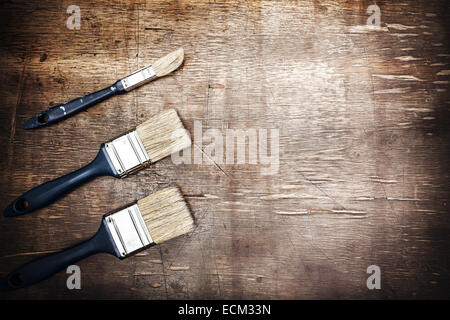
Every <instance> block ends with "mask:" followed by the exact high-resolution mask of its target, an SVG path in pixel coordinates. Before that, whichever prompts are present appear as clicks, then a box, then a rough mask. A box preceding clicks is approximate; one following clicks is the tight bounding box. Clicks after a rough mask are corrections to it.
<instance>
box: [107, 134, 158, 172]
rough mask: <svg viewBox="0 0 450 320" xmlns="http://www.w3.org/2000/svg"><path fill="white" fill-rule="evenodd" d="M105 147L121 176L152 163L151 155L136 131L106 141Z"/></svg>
mask: <svg viewBox="0 0 450 320" xmlns="http://www.w3.org/2000/svg"><path fill="white" fill-rule="evenodd" d="M105 148H106V152H107V153H108V156H109V159H110V160H111V162H112V164H113V166H114V168H115V169H116V172H117V174H118V175H119V176H120V177H121V178H122V177H124V176H126V175H128V174H130V173H132V172H134V171H136V170H138V169H141V168H142V167H144V166H145V165H146V164H148V163H150V157H149V156H148V154H147V152H146V151H145V148H144V145H143V144H142V141H141V139H140V138H139V135H138V134H137V132H136V131H132V132H130V133H127V134H126V135H124V136H121V137H119V138H117V139H115V140H113V141H111V142H107V143H105Z"/></svg>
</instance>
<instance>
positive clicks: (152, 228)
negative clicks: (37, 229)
mask: <svg viewBox="0 0 450 320" xmlns="http://www.w3.org/2000/svg"><path fill="white" fill-rule="evenodd" d="M193 227H194V220H193V218H192V215H191V213H190V211H189V209H188V206H187V204H186V202H185V201H184V198H183V196H182V195H181V193H180V191H179V190H178V188H176V187H167V188H164V189H162V190H159V191H157V192H155V193H153V194H151V195H149V196H147V197H145V198H143V199H141V200H138V202H137V203H136V204H134V205H132V206H129V207H127V208H125V209H122V210H120V211H117V212H115V213H113V214H109V215H106V216H104V217H103V220H102V223H101V225H100V228H99V230H98V231H97V233H96V234H95V235H94V236H93V237H92V238H90V239H89V240H87V241H85V242H83V243H81V244H79V245H77V246H74V247H72V248H69V249H66V250H64V251H61V252H59V253H54V254H50V255H48V256H45V257H43V258H40V259H37V260H35V261H32V262H30V263H28V264H26V265H24V266H23V267H21V268H19V269H17V270H15V271H14V272H12V273H10V274H9V275H7V276H6V277H4V278H3V279H2V280H0V289H1V290H11V289H18V288H22V287H25V286H29V285H32V284H33V283H36V282H39V281H41V280H44V279H46V278H48V277H50V276H51V275H53V274H55V273H57V272H58V271H60V270H62V269H64V268H67V267H68V266H69V265H72V264H74V263H76V262H77V261H79V260H81V259H83V258H86V257H88V256H90V255H93V254H96V253H109V254H112V255H114V256H116V257H118V258H120V259H124V258H127V257H129V256H130V255H132V254H134V253H136V252H138V251H141V250H143V249H146V248H148V247H150V246H152V245H155V244H161V243H162V242H165V241H167V240H170V239H172V238H175V237H178V236H180V235H182V234H185V233H188V232H189V231H191V230H192V229H193Z"/></svg>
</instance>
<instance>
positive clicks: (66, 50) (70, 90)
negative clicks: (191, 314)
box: [0, 0, 450, 299]
mask: <svg viewBox="0 0 450 320" xmlns="http://www.w3.org/2000/svg"><path fill="white" fill-rule="evenodd" d="M71 4H75V5H78V6H79V7H80V8H81V29H80V30H69V29H67V28H66V19H67V17H68V14H67V13H66V8H67V7H68V6H69V5H71ZM370 4H372V2H369V1H347V2H345V3H344V2H341V1H331V0H329V1H298V2H291V1H279V2H278V1H277V2H272V1H263V2H259V1H250V2H245V1H226V2H225V1H151V2H150V1H149V2H144V1H126V2H125V1H113V0H103V1H96V2H95V4H94V3H92V1H85V0H78V1H62V2H60V1H45V2H42V1H31V2H30V1H2V2H1V4H0V7H1V12H2V13H1V19H0V24H1V33H0V39H1V40H0V46H1V49H0V59H1V63H0V80H1V81H0V99H1V111H0V132H1V136H0V142H1V146H2V148H1V149H2V151H3V156H2V157H1V160H0V165H1V168H2V175H1V192H0V200H1V203H2V204H3V205H4V207H6V205H7V204H8V203H9V202H11V201H12V200H14V199H15V198H16V197H17V196H19V195H20V194H22V193H23V192H24V191H26V190H28V189H30V188H31V187H33V186H35V185H37V184H39V183H42V182H44V181H47V180H49V179H52V178H55V177H57V176H60V175H62V174H64V173H67V172H69V171H71V170H74V169H76V168H78V167H80V166H81V165H83V164H86V163H87V162H89V161H90V160H91V159H92V158H93V157H94V156H95V154H96V152H97V150H98V146H99V145H100V143H102V142H104V141H108V140H110V139H111V138H114V137H116V136H118V135H120V134H121V133H123V132H125V131H127V130H129V129H131V128H133V127H135V126H136V125H137V124H138V123H140V122H141V121H142V120H144V119H146V118H147V117H148V116H150V115H152V114H154V113H156V112H158V111H160V110H162V109H165V108H169V107H174V108H176V109H177V110H178V112H179V114H180V116H181V117H182V118H183V121H184V122H185V124H186V126H187V127H188V129H189V130H190V132H191V134H193V128H194V121H202V124H203V131H205V130H206V129H208V128H217V129H220V130H221V132H225V129H226V128H235V129H245V130H247V129H249V128H254V129H260V128H265V129H270V128H278V129H279V130H280V131H279V132H280V139H279V142H280V148H279V152H280V153H279V154H280V155H279V161H280V165H279V172H278V174H275V175H261V173H260V169H261V168H262V167H263V166H262V165H260V164H258V165H250V164H245V165H237V164H233V165H230V164H217V165H213V164H211V163H203V164H183V165H174V164H173V163H172V161H171V159H165V160H163V161H161V162H159V163H157V164H156V165H154V166H152V167H151V168H148V169H146V170H144V171H141V172H139V173H137V174H135V175H133V176H130V177H128V178H126V179H123V180H117V179H113V178H106V177H105V178H100V179H97V180H95V181H93V182H91V183H89V184H87V185H84V186H83V187H81V188H80V189H78V190H77V191H75V192H73V193H71V194H70V195H67V196H66V197H64V198H63V199H61V200H59V201H58V202H56V203H55V204H53V205H51V206H49V207H48V208H45V209H42V210H40V211H39V212H36V213H33V214H30V215H26V216H22V217H19V218H15V219H5V218H3V217H2V218H0V240H1V241H0V275H5V274H6V273H8V272H9V271H11V270H13V269H14V268H16V267H18V266H20V265H21V264H23V263H26V262H28V261H30V260H31V259H33V258H36V257H38V256H39V255H40V254H43V253H47V252H53V251H56V250H60V249H62V248H65V247H67V246H70V245H73V244H75V243H77V242H79V241H81V240H83V239H85V238H87V237H90V236H91V235H92V234H93V233H94V232H95V231H96V230H97V227H98V225H99V222H100V219H101V217H102V215H103V214H104V213H106V212H109V211H111V210H113V209H114V208H119V207H122V206H123V205H125V204H127V203H130V202H132V201H134V200H136V199H139V198H141V197H143V196H145V195H146V194H148V193H149V192H151V191H154V190H156V189H157V188H159V187H161V186H163V185H166V184H169V183H174V184H177V185H179V186H180V187H181V189H182V190H183V192H184V194H185V195H186V199H187V200H188V202H189V204H190V206H191V208H192V211H193V213H194V215H195V217H196V220H197V224H198V227H197V228H196V230H195V231H194V232H193V233H192V234H190V235H188V236H186V237H181V238H178V239H175V240H172V241H169V242H167V243H165V244H162V245H161V246H157V247H154V248H151V249H149V250H147V251H145V252H142V253H140V254H138V255H137V256H134V257H131V258H128V259H126V260H124V261H120V260H118V259H115V258H113V257H111V256H107V255H98V256H94V257H90V258H88V259H86V260H84V261H82V262H80V263H79V266H80V267H81V270H82V289H81V290H68V289H67V288H66V279H67V276H68V275H67V274H65V272H64V271H63V272H60V273H59V274H57V275H56V276H54V277H52V278H50V279H48V280H46V281H44V282H42V283H40V284H37V285H35V286H32V287H30V288H27V289H23V290H18V291H15V292H10V293H6V294H5V293H3V294H1V296H0V297H1V298H2V299H13V298H40V299H44V298H61V299H74V298H138V299H179V298H187V299H192V298H199V299H203V298H213V299H214V298H275V299H280V298H287V299H303V298H369V299H372V298H431V297H433V298H449V295H450V291H449V290H450V288H449V283H450V282H449V280H450V277H449V267H450V251H449V249H448V248H449V247H450V236H449V234H450V229H449V227H450V219H449V210H448V199H449V183H448V181H449V177H448V169H449V158H448V152H449V138H450V136H449V129H448V121H449V107H450V105H449V103H450V96H449V93H448V81H449V73H450V71H449V70H450V65H449V59H450V51H449V42H448V40H449V38H448V30H449V28H448V21H449V18H450V17H449V6H448V1H446V0H442V1H424V0H422V1H400V2H399V1H383V2H380V3H378V5H379V6H380V9H381V29H380V30H371V29H368V28H366V27H365V24H366V20H367V18H368V17H369V14H368V13H366V9H367V7H368V6H369V5H370ZM179 46H183V47H184V49H185V52H186V60H185V63H184V66H183V67H182V68H181V69H180V70H178V71H177V72H176V73H175V74H174V75H171V76H168V77H166V78H163V79H160V80H158V81H156V82H153V83H151V84H149V85H146V86H144V87H142V88H140V89H138V90H135V91H133V92H131V93H129V94H127V95H123V96H117V97H114V98H112V99H110V100H108V101H106V102H103V103H101V104H99V105H97V106H95V107H93V108H90V109H89V110H87V111H86V112H83V113H82V114H79V115H77V116H76V117H72V118H70V119H68V120H66V121H64V122H62V123H59V124H57V125H54V126H51V127H47V128H43V129H40V130H36V131H24V130H22V129H21V125H22V123H23V122H24V121H25V120H26V119H27V118H29V117H30V116H32V115H34V114H35V113H37V112H39V111H41V110H44V109H46V108H48V107H49V106H51V105H54V104H57V103H60V102H63V101H66V100H69V99H72V98H74V97H77V96H80V95H83V94H86V93H89V92H91V91H94V90H97V89H100V88H103V87H104V86H106V85H108V84H110V83H112V82H113V81H115V80H116V79H118V78H120V77H122V76H124V75H126V74H128V73H130V72H131V71H133V70H135V69H137V68H140V67H143V66H144V65H146V64H148V63H149V62H151V61H153V60H154V59H156V58H158V57H160V56H161V55H163V54H165V53H167V52H169V51H170V50H172V49H175V48H177V47H179ZM204 144H207V143H206V141H205V142H204ZM203 147H204V146H203ZM200 148H201V146H200ZM373 264H374V265H378V266H379V267H380V268H381V285H382V289H381V290H368V289H367V287H366V279H367V277H368V274H366V269H367V267H368V266H369V265H373Z"/></svg>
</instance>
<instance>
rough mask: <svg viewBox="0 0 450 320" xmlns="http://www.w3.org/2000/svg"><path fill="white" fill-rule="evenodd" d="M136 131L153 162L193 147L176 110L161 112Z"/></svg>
mask: <svg viewBox="0 0 450 320" xmlns="http://www.w3.org/2000/svg"><path fill="white" fill-rule="evenodd" d="M136 131H137V133H138V135H139V137H140V138H141V141H142V144H143V145H144V148H145V151H147V153H148V156H149V157H150V161H151V162H156V161H158V160H160V159H162V158H164V157H167V156H168V155H170V154H172V153H175V152H178V151H180V150H183V149H184V148H187V147H189V146H190V145H191V138H190V136H189V133H188V131H187V130H186V129H185V128H184V126H183V123H182V122H181V120H180V118H179V117H178V114H177V112H176V111H175V110H174V109H168V110H164V111H161V112H160V113H158V114H156V115H155V116H153V117H152V118H150V119H149V120H147V121H145V122H144V123H142V124H140V125H139V126H137V128H136Z"/></svg>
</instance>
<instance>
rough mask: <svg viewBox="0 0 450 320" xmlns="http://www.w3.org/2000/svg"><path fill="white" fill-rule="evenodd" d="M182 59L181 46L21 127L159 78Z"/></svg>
mask: <svg viewBox="0 0 450 320" xmlns="http://www.w3.org/2000/svg"><path fill="white" fill-rule="evenodd" d="M183 59H184V51H183V48H179V49H178V50H176V51H173V52H171V53H169V54H168V55H166V56H164V57H162V58H160V59H159V60H157V61H156V62H155V63H153V64H152V65H150V66H148V67H145V68H143V69H140V70H138V71H136V72H134V73H132V74H130V75H129V76H127V77H125V78H123V79H120V80H118V81H116V82H115V83H114V84H113V85H111V86H109V87H107V88H105V89H103V90H100V91H97V92H94V93H91V94H88V95H86V96H84V97H81V98H76V99H73V100H71V101H69V102H65V103H63V104H60V105H57V106H55V107H52V108H50V109H48V110H47V111H44V112H42V113H39V114H37V115H35V116H34V117H32V118H30V119H28V120H27V121H26V122H25V123H24V124H23V128H24V129H34V128H39V127H43V126H46V125H48V124H51V123H55V122H58V121H61V120H64V119H66V118H68V117H70V116H72V115H74V114H75V113H77V112H80V111H81V110H84V109H86V108H88V107H90V106H92V105H94V104H96V103H99V102H100V101H103V100H105V99H107V98H109V97H112V96H114V95H116V94H121V93H126V92H128V91H131V90H133V89H134V88H137V87H139V86H141V85H143V84H145V83H147V82H149V81H152V80H155V79H157V78H161V77H163V76H165V75H167V74H169V73H171V72H172V71H174V70H176V69H177V68H178V67H179V66H180V65H181V63H182V62H183Z"/></svg>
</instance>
